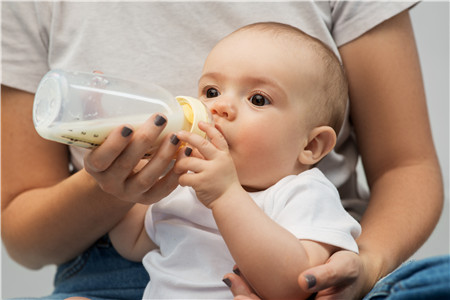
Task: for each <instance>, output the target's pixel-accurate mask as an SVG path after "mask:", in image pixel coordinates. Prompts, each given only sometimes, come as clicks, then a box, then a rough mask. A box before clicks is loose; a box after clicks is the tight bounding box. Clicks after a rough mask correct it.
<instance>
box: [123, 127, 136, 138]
mask: <svg viewBox="0 0 450 300" xmlns="http://www.w3.org/2000/svg"><path fill="white" fill-rule="evenodd" d="M132 132H133V130H131V128H128V127H126V126H124V127H123V128H122V132H121V134H122V136H123V137H127V136H129V135H130V134H131V133H132Z"/></svg>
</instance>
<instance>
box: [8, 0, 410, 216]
mask: <svg viewBox="0 0 450 300" xmlns="http://www.w3.org/2000/svg"><path fill="white" fill-rule="evenodd" d="M412 5H413V3H410V2H360V1H351V2H347V1H278V2H255V1H248V2H225V1H218V2H215V1H192V2H183V1H181V2H166V1H164V2H161V1H149V2H135V3H132V2H111V3H109V2H41V1H38V2H34V3H32V2H4V3H3V4H2V84H4V85H8V86H12V87H15V88H18V89H22V90H25V91H28V92H31V93H34V92H35V91H36V88H37V85H38V83H39V81H40V79H41V78H42V76H43V75H44V74H45V73H46V72H47V71H49V70H50V69H64V70H73V71H86V72H92V71H94V70H101V71H102V72H104V73H105V74H108V75H111V76H117V77H122V78H126V79H130V80H136V81H142V82H152V83H155V84H157V85H160V86H162V87H164V88H166V89H167V90H169V91H170V92H171V93H172V94H174V95H190V96H196V95H197V81H198V79H199V76H200V73H201V69H202V66H203V63H204V60H205V58H206V56H207V54H208V53H209V51H210V50H211V49H212V47H213V46H214V45H215V44H216V43H217V42H218V41H219V40H220V39H221V38H223V37H224V36H225V35H227V34H229V33H231V32H232V31H234V30H235V29H237V28H239V27H242V26H243V25H246V24H250V23H254V22H260V21H277V22H282V23H288V24H291V25H293V26H296V27H298V28H300V29H302V30H303V31H305V32H306V33H308V34H310V35H312V36H314V37H316V38H318V39H320V40H322V41H323V42H325V43H326V44H328V45H329V46H330V47H331V48H332V49H333V50H335V51H336V53H337V54H338V55H339V53H338V52H337V48H338V47H339V46H342V45H344V44H346V43H348V42H351V41H352V40H354V39H356V38H358V37H359V36H360V35H362V34H364V33H365V32H367V31H368V30H370V29H371V28H373V27H375V26H376V25H378V24H380V23H381V22H383V21H385V20H387V19H389V18H391V17H392V16H394V15H396V14H398V13H399V12H401V11H403V10H405V9H407V8H409V7H411V6H412ZM257 50H258V49H255V51H257ZM347 111H348V109H347ZM30 117H31V116H30ZM71 153H72V164H73V165H74V166H75V167H76V168H82V162H83V160H82V155H83V152H82V151H80V149H78V148H76V149H75V148H73V147H71ZM357 160H358V153H357V149H356V141H355V136H354V132H353V129H352V127H351V124H350V122H349V119H348V113H347V119H346V122H345V123H344V125H343V129H342V130H341V133H340V135H339V138H338V143H337V145H336V148H335V150H334V151H333V152H331V153H330V154H329V155H328V156H327V157H325V158H324V159H323V160H322V161H321V162H320V163H319V165H318V167H319V168H320V169H321V170H322V171H323V172H324V173H325V175H326V176H327V177H328V178H329V179H330V180H331V181H332V182H333V183H334V184H335V185H336V187H337V188H338V190H339V192H340V195H341V197H342V201H343V204H344V207H346V209H347V210H348V211H349V212H350V213H351V214H352V215H353V216H355V217H356V218H357V219H359V218H360V216H361V215H362V213H363V211H364V208H365V206H366V202H367V199H368V194H367V193H364V192H363V191H362V190H361V189H360V188H359V187H358V184H357V178H356V164H357Z"/></svg>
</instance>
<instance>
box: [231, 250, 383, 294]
mask: <svg viewBox="0 0 450 300" xmlns="http://www.w3.org/2000/svg"><path fill="white" fill-rule="evenodd" d="M369 270H371V268H370V266H369V265H367V264H365V263H364V259H363V258H362V257H360V256H358V255H357V254H355V253H353V252H350V251H345V250H342V251H338V252H336V253H334V254H333V255H332V256H331V257H330V259H329V260H328V261H327V263H325V264H323V265H320V266H316V267H313V268H310V269H308V270H306V271H304V272H303V273H301V274H300V275H299V276H298V284H299V286H300V287H301V288H302V289H303V290H304V291H305V292H308V293H317V295H316V297H315V299H316V300H328V299H345V300H349V299H360V298H361V297H362V296H363V295H364V294H366V293H367V292H368V291H369V290H370V288H371V287H372V285H374V284H375V283H376V280H377V277H376V276H372V275H373V274H374V273H375V274H376V272H372V271H370V272H369ZM369 277H375V278H374V279H371V278H369ZM225 278H227V279H228V282H229V283H230V285H231V286H230V289H231V292H232V293H233V295H234V296H235V298H234V299H235V300H255V299H260V298H259V297H258V296H257V295H256V294H255V292H254V291H253V290H252V289H251V288H250V287H249V285H248V284H247V282H246V280H245V278H243V277H241V276H238V275H236V274H232V273H230V274H227V275H225ZM368 282H371V283H370V284H368Z"/></svg>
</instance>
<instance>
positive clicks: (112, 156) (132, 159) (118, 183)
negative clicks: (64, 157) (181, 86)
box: [84, 114, 179, 204]
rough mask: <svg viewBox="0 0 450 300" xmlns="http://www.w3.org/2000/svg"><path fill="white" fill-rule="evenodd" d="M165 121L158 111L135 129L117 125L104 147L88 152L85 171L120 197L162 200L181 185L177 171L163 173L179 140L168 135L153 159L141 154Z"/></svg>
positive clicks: (152, 141)
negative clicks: (145, 157)
mask: <svg viewBox="0 0 450 300" xmlns="http://www.w3.org/2000/svg"><path fill="white" fill-rule="evenodd" d="M166 123H167V120H166V118H165V117H163V116H161V115H158V114H155V115H153V116H152V117H151V118H149V119H148V120H147V121H146V122H145V123H144V124H143V125H142V126H141V127H140V128H139V129H138V130H136V132H134V130H133V128H132V127H131V126H127V125H125V126H122V127H118V128H116V129H115V130H113V131H112V132H111V133H110V135H109V136H108V138H107V140H106V141H105V142H104V143H103V144H102V145H101V146H99V147H98V148H96V149H94V150H93V151H91V152H90V153H89V154H88V155H86V157H85V159H84V167H85V170H86V171H87V172H88V173H89V174H90V175H91V176H92V177H93V178H94V179H95V180H96V181H97V183H98V185H99V186H100V187H101V188H102V190H104V191H105V192H107V193H109V194H111V195H113V196H115V197H116V198H118V199H120V200H123V201H127V202H132V203H143V204H151V203H154V202H156V201H158V200H160V199H162V198H163V197H165V196H167V195H168V194H169V193H170V192H171V191H172V190H173V189H174V188H175V187H176V186H177V184H178V176H177V175H176V174H175V173H173V172H172V171H169V172H168V173H167V174H166V175H164V173H165V172H166V171H167V169H168V167H169V165H170V163H171V161H172V159H173V158H174V156H175V154H176V151H177V149H178V144H179V140H178V138H176V137H175V136H167V137H166V138H165V139H164V140H163V142H162V144H161V146H160V147H159V149H158V150H157V152H156V153H155V154H153V157H152V159H151V160H149V161H148V160H145V159H142V157H144V155H145V154H146V153H147V151H148V150H149V149H150V148H151V146H152V145H153V144H154V142H155V141H156V140H157V138H158V137H159V135H160V134H161V132H162V130H163V129H164V127H165V125H166ZM163 175H164V176H163ZM162 176H163V177H162Z"/></svg>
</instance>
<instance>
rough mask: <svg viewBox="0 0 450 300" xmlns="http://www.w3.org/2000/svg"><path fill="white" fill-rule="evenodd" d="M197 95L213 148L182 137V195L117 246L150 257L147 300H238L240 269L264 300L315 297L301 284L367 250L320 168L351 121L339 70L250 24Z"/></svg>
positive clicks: (333, 60)
mask: <svg viewBox="0 0 450 300" xmlns="http://www.w3.org/2000/svg"><path fill="white" fill-rule="evenodd" d="M198 90H199V98H200V99H201V100H202V101H204V103H205V104H206V105H207V106H208V108H209V109H210V110H211V113H212V115H213V118H214V124H215V125H214V126H212V125H209V124H205V123H200V124H199V127H200V128H201V129H202V130H203V131H205V132H206V134H207V136H208V139H207V140H205V139H203V138H201V137H200V136H198V135H195V134H191V133H188V132H178V133H176V134H175V135H173V136H172V142H173V143H179V142H180V141H182V142H185V143H187V144H188V145H189V147H188V148H186V151H185V152H184V153H185V154H182V155H179V158H178V160H177V161H176V163H175V166H174V171H175V172H176V173H177V174H180V177H179V183H180V186H179V187H178V188H176V189H175V191H173V192H172V193H171V194H170V195H169V196H167V197H166V198H164V199H162V200H161V201H159V202H157V203H155V204H152V205H151V206H150V207H148V206H146V205H142V204H137V205H135V207H134V208H133V209H132V210H130V212H129V213H128V215H127V216H126V217H125V218H124V219H123V220H122V221H121V222H120V223H119V224H118V225H117V226H116V227H115V228H114V229H113V230H112V231H111V232H110V238H111V240H112V243H113V244H114V246H115V247H116V249H117V250H118V251H119V253H120V254H121V255H123V256H124V257H126V258H128V259H131V260H141V259H143V263H144V265H145V267H146V269H147V271H148V272H149V274H150V282H149V284H148V286H147V288H146V290H145V294H144V296H143V298H144V299H155V298H158V299H159V298H177V299H179V298H182V299H187V298H192V299H202V298H203V299H204V298H208V299H230V298H232V294H231V292H230V290H229V289H228V287H227V286H226V285H225V284H224V283H223V282H222V281H221V280H222V276H223V275H224V274H225V273H228V272H229V271H230V270H231V269H232V268H233V266H234V265H235V264H237V265H238V266H239V270H240V272H241V273H242V275H243V276H245V278H246V280H247V281H248V282H249V284H250V285H251V286H252V287H253V288H254V289H255V291H256V292H257V293H258V294H259V295H260V296H261V297H262V298H264V299H305V298H307V297H308V296H309V295H308V294H305V292H303V291H302V290H301V289H300V288H299V286H298V284H297V281H296V278H297V275H298V274H299V273H301V272H302V270H305V269H307V268H309V267H311V266H313V265H319V264H322V263H324V262H325V261H326V260H327V259H328V258H329V257H330V255H331V254H332V253H333V252H335V251H337V250H339V249H347V250H350V251H354V252H357V251H358V249H357V244H356V242H355V238H357V237H358V236H359V234H360V231H361V227H360V226H359V224H358V223H357V222H356V221H355V220H354V219H353V218H352V217H351V216H350V215H349V214H347V213H346V211H345V210H344V208H343V207H342V205H341V202H340V198H339V194H338V192H337V190H336V188H335V187H334V186H333V184H332V183H331V182H329V181H328V180H327V179H326V178H325V176H324V175H323V174H322V173H321V171H319V170H318V169H317V168H314V167H313V166H314V165H315V164H316V163H317V162H319V161H320V160H321V159H322V158H323V157H324V156H325V155H327V153H329V152H330V151H331V150H332V149H333V147H334V145H335V143H336V135H337V133H338V132H339V129H340V126H341V124H342V121H343V118H344V113H345V109H346V103H347V83H346V79H345V75H344V71H343V69H342V67H341V65H340V62H339V60H338V59H337V57H336V56H335V54H334V53H333V52H332V51H331V50H330V49H329V48H328V47H326V46H325V45H324V44H322V42H320V41H318V40H317V39H315V38H312V37H310V36H308V35H307V34H305V33H303V32H302V31H300V30H299V29H297V28H294V27H291V26H289V25H285V24H279V23H257V24H252V25H248V26H245V27H243V28H241V29H239V30H237V31H235V32H233V33H232V34H230V35H229V36H227V37H225V38H224V39H223V40H221V41H220V42H219V43H218V44H217V45H216V46H215V47H214V48H213V49H212V51H211V53H210V54H209V56H208V57H207V59H206V62H205V65H204V68H203V72H202V75H201V78H200V80H199V89H198ZM192 149H193V151H192ZM191 151H192V152H191Z"/></svg>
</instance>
